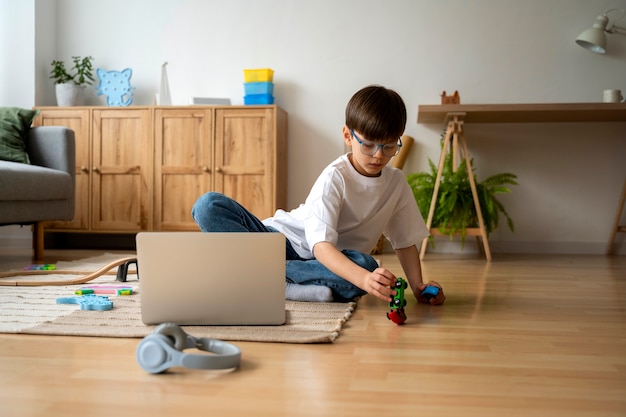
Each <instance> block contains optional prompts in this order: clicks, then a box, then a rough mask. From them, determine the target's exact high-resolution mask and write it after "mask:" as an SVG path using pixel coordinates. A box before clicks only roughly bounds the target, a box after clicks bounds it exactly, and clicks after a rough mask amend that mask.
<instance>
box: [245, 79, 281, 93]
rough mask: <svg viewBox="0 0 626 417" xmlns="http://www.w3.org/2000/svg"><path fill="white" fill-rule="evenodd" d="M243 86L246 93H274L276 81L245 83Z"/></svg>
mask: <svg viewBox="0 0 626 417" xmlns="http://www.w3.org/2000/svg"><path fill="white" fill-rule="evenodd" d="M243 88H244V91H245V92H246V95H253V94H269V95H272V94H274V83H270V82H258V83H243Z"/></svg>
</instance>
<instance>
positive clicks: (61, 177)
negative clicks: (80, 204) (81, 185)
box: [0, 161, 74, 201]
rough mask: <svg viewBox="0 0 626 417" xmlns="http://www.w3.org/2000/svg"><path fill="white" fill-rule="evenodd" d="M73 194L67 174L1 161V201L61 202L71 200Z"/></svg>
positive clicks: (70, 178)
mask: <svg viewBox="0 0 626 417" xmlns="http://www.w3.org/2000/svg"><path fill="white" fill-rule="evenodd" d="M73 192H74V188H73V187H72V177H71V176H70V174H68V173H67V172H64V171H59V170H56V169H50V168H45V167H40V166H37V165H26V164H22V163H18V162H8V161H0V201H21V200H59V199H67V198H70V197H71V194H72V193H73Z"/></svg>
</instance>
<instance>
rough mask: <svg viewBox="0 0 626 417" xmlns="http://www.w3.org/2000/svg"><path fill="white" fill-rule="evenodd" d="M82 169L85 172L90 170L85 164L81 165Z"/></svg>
mask: <svg viewBox="0 0 626 417" xmlns="http://www.w3.org/2000/svg"><path fill="white" fill-rule="evenodd" d="M80 171H81V172H84V173H87V172H89V168H87V167H86V166H84V165H83V166H81V167H80Z"/></svg>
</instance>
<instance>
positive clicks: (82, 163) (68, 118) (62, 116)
mask: <svg viewBox="0 0 626 417" xmlns="http://www.w3.org/2000/svg"><path fill="white" fill-rule="evenodd" d="M33 125H34V126H65V127H67V128H70V129H72V130H73V131H74V138H75V143H76V183H75V190H76V191H75V192H76V199H75V203H74V218H73V219H72V220H70V221H54V222H47V223H46V229H70V230H87V229H88V228H89V174H90V161H89V151H90V150H89V144H90V140H89V126H90V123H89V109H64V108H63V109H62V108H58V109H57V108H55V109H41V112H40V114H39V115H38V116H37V117H36V118H35V120H34V122H33Z"/></svg>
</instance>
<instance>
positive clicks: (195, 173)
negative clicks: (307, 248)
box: [33, 105, 287, 233]
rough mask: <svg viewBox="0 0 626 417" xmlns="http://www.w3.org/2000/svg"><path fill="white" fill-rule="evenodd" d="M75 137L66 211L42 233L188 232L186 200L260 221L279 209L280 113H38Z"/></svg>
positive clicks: (262, 109) (283, 167)
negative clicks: (208, 199)
mask: <svg viewBox="0 0 626 417" xmlns="http://www.w3.org/2000/svg"><path fill="white" fill-rule="evenodd" d="M38 109H39V110H40V114H39V115H38V116H37V118H36V119H35V121H34V123H33V124H34V125H35V126H67V127H69V128H71V129H73V130H74V132H75V135H76V208H75V216H74V219H73V220H72V221H69V222H50V223H49V224H47V225H46V231H66V232H94V233H101V232H102V233H110V232H112V233H134V232H139V231H146V230H198V228H197V226H196V225H195V223H194V221H193V219H192V218H191V208H192V206H193V204H194V202H195V201H196V199H197V198H198V197H199V196H200V195H201V194H203V193H205V192H207V191H218V192H221V193H224V194H226V195H228V196H230V197H232V198H234V199H236V200H237V201H239V202H240V203H241V204H243V205H244V206H246V207H247V208H248V209H250V210H251V211H252V212H253V213H254V214H256V215H257V216H259V217H261V218H264V217H269V216H271V215H273V214H274V212H275V211H276V209H278V208H284V207H285V205H286V194H287V113H286V112H285V111H284V110H283V109H281V108H280V107H278V106H275V105H270V106H181V107H178V106H131V107H40V108H38Z"/></svg>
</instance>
